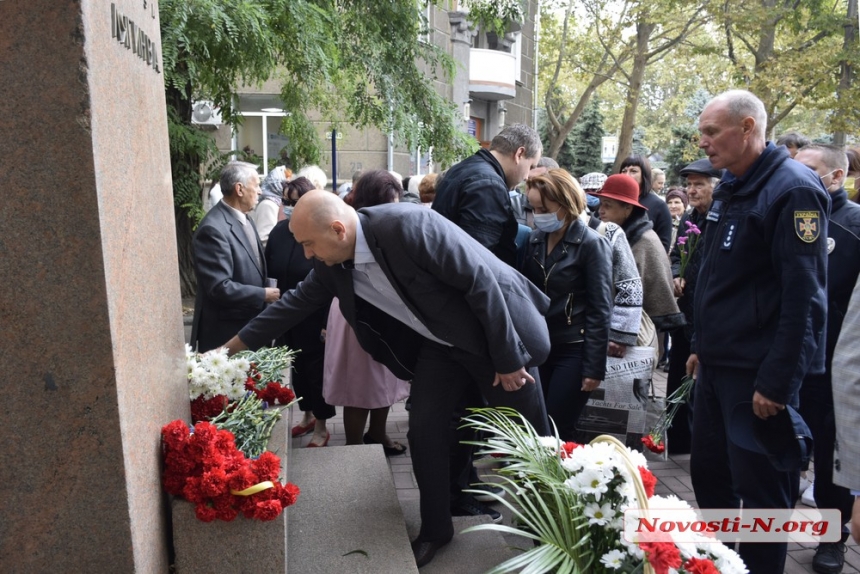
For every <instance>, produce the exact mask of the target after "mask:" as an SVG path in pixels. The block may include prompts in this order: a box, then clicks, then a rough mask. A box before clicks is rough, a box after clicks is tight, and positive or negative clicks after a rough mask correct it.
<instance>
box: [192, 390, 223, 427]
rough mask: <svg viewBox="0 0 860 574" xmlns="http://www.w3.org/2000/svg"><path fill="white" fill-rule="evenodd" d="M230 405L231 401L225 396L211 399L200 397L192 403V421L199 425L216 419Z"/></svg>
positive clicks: (216, 396)
mask: <svg viewBox="0 0 860 574" xmlns="http://www.w3.org/2000/svg"><path fill="white" fill-rule="evenodd" d="M228 404H229V401H228V400H227V397H225V396H224V395H215V396H214V397H212V398H211V399H207V398H204V397H203V395H200V396H199V397H197V398H196V399H194V400H193V401H191V421H192V422H194V423H197V422H199V421H205V420H209V419H211V418H213V417H216V416H218V415H219V414H221V412H222V411H223V410H224V409H225V408H226V407H227V405H228Z"/></svg>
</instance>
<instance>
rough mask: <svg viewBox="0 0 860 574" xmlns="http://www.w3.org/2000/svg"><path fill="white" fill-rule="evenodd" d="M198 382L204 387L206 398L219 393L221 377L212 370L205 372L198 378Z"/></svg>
mask: <svg viewBox="0 0 860 574" xmlns="http://www.w3.org/2000/svg"><path fill="white" fill-rule="evenodd" d="M200 384H201V385H202V386H203V387H204V388H205V389H206V393H205V395H206V398H207V399H211V398H212V397H214V396H215V395H219V394H221V393H220V389H221V378H220V377H219V376H218V375H217V374H215V373H213V372H212V371H207V372H206V374H205V375H203V376H202V377H201V378H200Z"/></svg>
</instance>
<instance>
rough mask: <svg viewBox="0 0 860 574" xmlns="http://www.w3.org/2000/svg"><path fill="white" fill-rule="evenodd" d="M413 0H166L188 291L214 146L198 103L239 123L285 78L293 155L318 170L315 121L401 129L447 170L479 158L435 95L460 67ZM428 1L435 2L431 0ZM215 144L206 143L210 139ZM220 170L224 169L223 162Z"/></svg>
mask: <svg viewBox="0 0 860 574" xmlns="http://www.w3.org/2000/svg"><path fill="white" fill-rule="evenodd" d="M421 4H422V2H416V1H415V0H387V1H385V2H367V1H362V0H162V2H161V3H160V7H159V11H160V18H161V39H162V55H163V59H164V79H165V89H166V98H167V107H168V121H169V132H170V137H171V165H172V168H173V179H174V197H175V204H176V207H177V236H178V238H179V243H180V245H179V251H180V272H181V275H182V286H183V293H185V294H188V293H190V292H191V291H192V289H193V274H192V273H191V265H190V261H191V258H190V241H189V239H190V234H191V228H192V227H193V225H196V222H197V220H198V218H199V216H200V215H201V209H200V195H201V194H200V192H201V188H200V182H201V175H200V166H201V165H206V164H207V163H209V162H211V161H212V160H213V159H214V157H215V155H214V154H215V148H214V143H213V142H212V141H211V139H210V138H207V137H205V136H203V135H201V134H200V133H198V132H196V129H195V128H194V127H192V126H191V125H190V120H191V106H192V102H193V101H194V100H197V99H209V100H213V101H214V102H215V104H216V105H217V106H219V107H220V108H221V115H222V117H223V118H224V120H225V121H226V122H227V123H229V124H230V125H232V126H233V127H235V126H236V125H237V124H238V122H239V121H240V117H239V111H238V110H237V109H236V108H235V99H234V96H235V95H236V93H237V89H239V88H240V87H241V86H243V85H244V86H253V85H259V84H261V83H263V82H266V81H271V80H276V81H277V82H278V83H279V85H280V97H281V100H282V102H283V107H284V110H285V111H286V112H288V114H289V115H288V116H287V117H286V118H284V120H283V122H282V124H281V131H282V133H284V134H285V135H286V136H288V137H289V140H290V145H289V150H288V153H289V154H290V157H291V158H292V160H293V161H294V162H295V163H296V164H298V165H301V164H303V163H318V161H319V157H320V143H321V142H320V140H319V138H318V135H317V131H316V129H315V127H314V124H313V123H312V121H311V117H316V118H321V119H322V120H324V121H328V122H330V123H332V124H333V125H334V126H337V125H338V123H340V122H345V123H348V124H351V125H353V126H356V127H359V128H362V127H366V126H376V127H378V128H380V129H382V130H383V131H385V132H389V131H392V132H394V133H395V134H396V136H397V138H398V139H399V140H400V141H401V142H402V143H404V144H405V145H407V146H409V147H410V148H413V147H416V146H421V147H422V148H424V149H427V148H428V147H430V146H433V154H434V158H436V159H437V160H438V161H441V162H443V163H446V162H450V161H452V160H453V159H455V158H457V157H462V156H465V155H468V154H469V153H471V151H473V145H474V144H473V143H472V142H471V141H470V140H469V139H468V138H467V137H466V134H465V133H463V132H462V131H461V130H460V129H459V127H460V120H459V115H458V112H457V110H456V109H455V107H454V105H453V104H452V103H451V102H449V101H447V100H446V99H445V98H443V97H442V96H440V95H439V94H437V92H436V91H435V89H434V82H435V81H436V80H437V79H442V80H446V79H447V78H449V77H450V75H451V74H452V72H453V70H454V65H455V64H454V62H453V61H451V59H450V58H449V57H448V56H447V55H446V54H445V53H444V52H442V51H441V50H440V49H439V48H438V47H437V46H436V45H434V44H432V43H426V42H419V41H418V37H419V33H420V32H421V31H422V30H424V29H426V26H427V22H426V21H424V20H423V18H422V8H423V7H424V6H422V5H421ZM425 6H426V4H425ZM207 140H208V141H207ZM215 167H216V168H217V167H218V166H215Z"/></svg>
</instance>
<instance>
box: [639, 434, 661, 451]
mask: <svg viewBox="0 0 860 574" xmlns="http://www.w3.org/2000/svg"><path fill="white" fill-rule="evenodd" d="M657 440H658V442H656V443H655V442H654V439H653V437H652V436H651V435H647V436H644V437H642V444H644V445H645V446H646V447H647V448H648V450H650V451H651V452H656V453H657V454H662V453H663V451H664V450H666V445H665V444H663V441H662V440H660V439H657Z"/></svg>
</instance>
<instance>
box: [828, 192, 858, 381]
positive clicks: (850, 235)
mask: <svg viewBox="0 0 860 574" xmlns="http://www.w3.org/2000/svg"><path fill="white" fill-rule="evenodd" d="M830 201H831V202H832V207H831V210H830V222H829V224H828V227H827V236H828V240H827V252H828V255H827V373H828V380H829V373H830V362H831V361H832V360H833V349H835V348H836V341H837V340H838V339H839V332H840V331H841V330H842V321H843V320H844V319H845V313H846V311H847V310H848V302H849V301H850V300H851V293H852V292H853V291H854V285H855V284H856V283H857V277H858V276H860V205H857V204H856V203H854V202H853V201H849V200H848V194H847V193H846V192H845V190H844V189H840V190H839V191H837V192H835V193H832V194H831V195H830Z"/></svg>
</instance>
